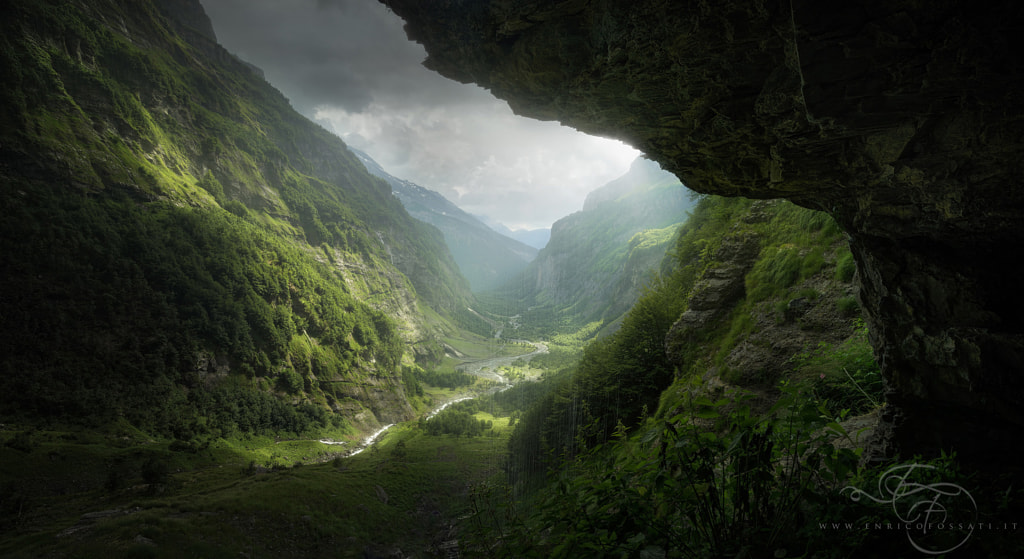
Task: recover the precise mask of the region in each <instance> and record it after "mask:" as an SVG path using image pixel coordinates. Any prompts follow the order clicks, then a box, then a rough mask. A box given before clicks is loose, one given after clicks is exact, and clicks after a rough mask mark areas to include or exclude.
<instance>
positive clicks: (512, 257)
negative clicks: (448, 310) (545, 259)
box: [350, 148, 537, 291]
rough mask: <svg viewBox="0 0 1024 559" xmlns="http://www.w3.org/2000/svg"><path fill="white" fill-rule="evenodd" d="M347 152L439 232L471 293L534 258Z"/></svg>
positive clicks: (430, 194) (431, 194) (527, 249)
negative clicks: (384, 182) (466, 280)
mask: <svg viewBox="0 0 1024 559" xmlns="http://www.w3.org/2000/svg"><path fill="white" fill-rule="evenodd" d="M350 150H351V151H352V152H353V153H355V154H356V157H358V158H359V159H360V161H362V163H363V164H364V165H366V169H367V170H368V171H369V172H370V173H371V174H373V175H375V176H377V177H380V178H382V179H384V180H385V181H386V182H387V183H388V184H389V185H391V191H392V193H393V194H394V195H395V196H396V197H397V198H398V199H399V200H401V202H402V205H403V206H405V209H406V211H408V212H409V214H410V215H412V216H413V217H415V218H416V219H419V220H420V221H423V222H424V223H429V224H431V225H433V226H435V227H437V228H438V229H440V230H441V233H442V234H444V238H445V242H446V243H447V244H448V248H449V250H450V251H451V253H452V256H453V257H454V258H455V262H456V263H457V264H458V265H459V268H460V269H461V271H462V274H463V275H464V276H465V277H466V278H467V279H468V280H469V283H470V286H471V288H472V289H473V290H474V291H486V290H488V289H493V288H495V287H498V286H499V285H501V284H502V283H503V282H504V281H506V280H507V279H508V278H509V277H512V276H514V275H515V274H517V273H519V272H521V271H522V270H523V269H524V268H525V267H526V265H527V264H528V263H529V262H530V261H532V260H533V259H534V258H535V257H536V255H537V250H536V249H535V248H534V247H532V246H529V245H526V244H524V243H522V242H520V241H518V240H516V239H514V238H512V237H509V236H507V235H502V234H501V233H500V232H497V231H495V230H494V229H492V228H491V227H488V226H487V225H486V224H485V223H483V222H482V221H480V220H479V219H477V218H476V217H475V216H473V215H471V214H468V213H466V212H465V211H463V210H462V209H461V208H459V207H458V206H457V205H455V204H454V203H453V202H451V201H450V200H448V199H447V198H445V197H444V196H442V195H441V194H440V193H438V192H435V191H433V190H430V189H428V188H426V187H423V186H420V185H418V184H416V183H413V182H411V181H407V180H404V179H400V178H397V177H395V176H393V175H391V174H390V173H388V172H387V171H385V170H384V168H383V167H381V166H380V164H379V163H377V162H376V161H374V160H373V158H371V157H370V156H369V155H368V154H366V153H365V152H362V151H359V150H357V149H353V148H350Z"/></svg>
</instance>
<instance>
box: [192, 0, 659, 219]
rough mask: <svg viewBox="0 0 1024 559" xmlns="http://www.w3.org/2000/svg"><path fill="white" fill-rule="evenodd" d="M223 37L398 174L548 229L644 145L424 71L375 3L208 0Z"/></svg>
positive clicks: (498, 215) (499, 215)
mask: <svg viewBox="0 0 1024 559" xmlns="http://www.w3.org/2000/svg"><path fill="white" fill-rule="evenodd" d="M201 1H202V4H203V6H204V8H205V9H206V11H207V13H208V14H209V16H210V19H211V20H212V21H213V26H214V29H215V31H216V33H217V38H218V40H219V41H220V42H221V44H223V45H224V46H225V47H226V48H227V49H228V50H230V51H232V52H234V53H235V54H237V55H238V56H239V57H241V58H242V59H244V60H246V61H248V62H251V63H253V64H255V65H257V66H259V67H260V68H262V69H263V71H264V73H265V75H266V78H267V80H268V81H269V82H270V83H271V84H273V85H274V86H275V87H276V88H277V89H279V90H281V92H282V93H284V94H285V95H286V96H287V97H288V98H289V100H291V102H292V105H293V106H294V107H295V108H296V110H298V111H299V112H301V113H303V114H304V115H306V116H307V117H309V118H311V119H314V120H316V121H317V122H319V123H320V124H321V125H323V126H324V127H325V128H327V129H329V130H332V131H334V132H335V133H336V134H338V135H339V136H341V138H342V139H344V140H345V142H346V143H348V144H350V145H352V146H354V147H357V148H359V149H362V150H363V151H365V152H367V153H368V154H370V156H371V157H373V158H374V159H376V160H377V162H378V163H380V164H381V166H383V167H384V168H385V169H386V170H387V171H388V172H389V173H391V174H393V175H395V176H397V177H400V178H404V179H407V180H411V181H413V182H416V183H418V184H420V185H422V186H425V187H427V188H430V189H433V190H436V191H438V192H440V193H441V194H443V195H444V196H445V197H447V198H448V199H450V200H452V201H453V202H455V203H456V204H458V205H459V206H460V207H462V208H463V209H465V210H466V211H469V212H471V213H475V214H482V215H487V216H489V217H491V218H493V219H495V220H497V221H500V222H502V223H504V224H505V225H507V226H509V227H511V228H513V229H515V228H536V227H548V226H550V224H551V223H552V222H553V221H555V220H557V219H558V218H560V217H563V216H565V215H568V214H569V213H572V212H573V211H576V210H578V209H579V208H580V207H581V206H582V203H583V199H584V197H585V196H586V194H587V193H588V192H589V191H591V190H593V189H595V188H597V187H599V186H601V185H602V184H604V183H606V182H608V181H609V180H612V179H614V178H615V177H617V176H619V175H621V174H622V173H624V172H625V171H626V170H627V169H628V167H629V164H630V162H631V161H632V160H633V159H634V158H635V157H636V156H637V155H639V152H637V151H636V150H633V149H632V148H630V147H628V146H625V145H624V144H622V143H620V142H617V141H614V140H608V139H603V138H594V137H591V136H587V135H584V134H582V133H579V132H576V131H574V130H572V129H570V128H566V127H563V126H560V125H558V124H557V123H552V122H540V121H535V120H530V119H526V118H523V117H517V116H515V115H513V114H512V111H511V109H509V107H508V105H507V104H506V103H505V102H504V101H500V100H498V99H496V98H494V97H493V96H492V95H491V94H490V93H488V92H487V91H485V90H483V89H482V88H480V87H478V86H474V85H465V84H460V83H457V82H454V81H451V80H447V79H445V78H443V77H441V76H440V75H438V74H435V73H433V72H431V71H429V70H427V69H425V68H424V67H423V66H422V64H421V63H422V61H423V60H424V59H425V58H426V53H425V52H424V50H423V48H422V47H421V46H420V45H417V44H416V43H413V42H411V41H409V40H408V39H407V38H406V36H405V32H404V30H403V29H402V25H403V24H402V21H401V19H400V18H399V17H398V16H396V15H394V14H392V13H390V12H389V11H388V10H387V8H386V7H385V6H384V5H383V4H380V3H379V2H376V1H374V0H290V1H285V2H282V1H280V0H201Z"/></svg>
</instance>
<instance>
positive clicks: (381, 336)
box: [0, 0, 486, 440]
mask: <svg viewBox="0 0 1024 559" xmlns="http://www.w3.org/2000/svg"><path fill="white" fill-rule="evenodd" d="M163 4H166V5H163ZM188 4H189V3H184V4H182V5H175V4H174V3H161V4H157V3H151V2H119V1H117V0H109V1H103V2H94V3H90V4H89V6H88V7H87V8H85V7H83V6H79V5H76V4H69V3H65V2H57V1H53V2H45V1H44V2H15V3H12V4H9V5H5V7H4V8H2V12H3V13H2V16H3V17H2V18H0V19H2V22H0V30H2V32H0V68H2V70H3V75H4V76H5V84H4V87H3V89H2V90H0V179H2V181H3V189H2V191H0V197H2V205H3V207H4V209H5V212H6V215H5V219H4V220H3V222H2V225H0V227H2V237H0V243H2V253H3V254H4V262H3V263H2V264H0V266H2V269H3V273H2V274H0V293H2V297H3V307H4V311H3V312H4V320H3V326H2V332H0V340H2V341H0V343H2V350H3V358H2V362H0V391H2V394H3V395H2V397H0V413H3V414H4V416H6V417H41V418H51V419H54V418H55V419H61V420H68V421H84V422H88V423H101V422H104V421H109V420H111V419H114V418H119V417H124V418H126V419H128V420H129V421H130V422H132V423H133V424H135V425H136V426H137V427H142V428H144V429H147V430H151V431H152V432H154V433H161V434H165V435H173V436H176V437H180V438H183V439H186V440H188V439H189V438H190V437H192V436H197V435H199V434H212V435H214V436H216V435H218V434H229V433H233V432H236V431H237V432H243V433H264V432H290V433H301V432H306V431H311V432H314V431H317V430H322V429H338V428H343V427H344V426H345V425H346V424H349V423H351V422H352V421H353V418H354V417H355V416H356V415H358V414H360V413H361V412H362V411H364V410H368V411H370V412H371V415H369V416H365V415H364V416H363V419H361V420H360V424H359V425H356V427H358V428H361V429H366V428H369V427H372V426H373V425H374V424H375V423H376V421H377V420H376V419H374V418H373V416H374V415H376V416H377V417H378V418H380V419H383V418H400V417H409V416H410V414H411V408H410V407H409V403H408V402H407V399H406V395H405V394H404V392H403V382H402V379H401V377H400V372H399V369H400V363H402V362H403V361H406V362H412V361H413V360H416V361H418V362H419V363H420V364H421V365H423V366H425V367H432V366H433V365H434V364H436V363H438V362H439V360H440V359H441V357H442V356H443V350H442V348H441V345H440V342H438V341H437V340H438V339H439V338H440V335H441V334H443V333H444V332H448V331H453V330H454V328H455V326H454V325H453V321H454V322H456V323H459V324H462V325H464V326H475V322H474V321H475V320H476V319H475V318H473V317H471V316H469V315H468V314H466V315H465V316H460V315H463V314H465V308H466V307H467V306H468V303H469V302H470V301H471V295H470V294H469V291H468V285H467V283H466V282H465V280H464V279H463V278H461V276H459V275H458V272H457V268H456V266H455V264H454V262H453V261H452V259H451V256H450V254H449V253H448V252H447V249H446V248H445V245H444V241H443V239H442V237H441V234H440V232H438V231H437V230H436V229H434V228H432V227H429V226H427V225H425V224H422V223H420V222H418V221H416V220H414V219H412V218H410V217H409V216H408V214H407V213H406V212H405V211H404V209H403V208H402V206H401V204H400V203H399V202H398V201H397V200H396V199H395V198H394V197H393V196H392V195H391V192H390V189H389V187H388V186H387V185H386V184H385V183H383V182H382V181H380V180H379V179H377V178H375V177H372V176H370V175H369V174H368V173H367V172H366V170H365V168H364V167H363V165H362V164H361V163H359V161H358V160H357V159H356V158H355V157H354V156H353V155H352V154H351V153H350V152H349V151H348V150H347V149H346V147H345V145H344V144H343V143H342V142H341V141H340V140H339V139H338V138H337V137H335V136H333V135H331V134H329V133H328V132H327V131H325V130H323V129H322V128H320V127H319V126H317V125H315V124H312V123H310V122H309V121H307V120H306V119H304V118H303V117H301V116H300V115H298V114H297V113H295V111H293V110H292V109H291V107H290V106H289V104H288V102H287V100H286V99H285V98H284V97H283V96H281V95H280V93H278V92H277V91H276V90H274V89H273V88H272V87H270V86H269V85H268V84H267V83H266V82H265V81H263V79H262V78H261V77H260V76H258V75H257V74H256V73H254V72H253V71H252V70H251V69H250V68H249V67H248V66H247V65H245V64H244V63H242V62H241V61H239V60H238V59H237V58H235V57H234V56H232V55H231V54H229V53H227V52H226V51H224V49H223V48H221V47H220V46H219V45H217V44H216V43H214V42H213V41H212V40H211V39H210V38H208V37H205V36H203V35H202V34H198V33H194V32H190V31H189V30H188V28H186V27H184V26H183V25H182V24H180V23H178V22H177V21H176V20H175V19H174V14H175V13H176V10H179V9H190V8H194V9H196V10H200V13H201V9H200V8H199V7H198V4H196V5H195V6H191V5H188ZM164 10H166V13H165V11H164ZM168 14H169V15H168ZM428 305H429V306H430V307H432V309H433V310H435V311H437V312H438V313H440V314H439V315H438V314H431V318H429V319H428V318H427V314H428V309H427V306H428ZM481 329H484V330H485V329H486V325H483V326H481Z"/></svg>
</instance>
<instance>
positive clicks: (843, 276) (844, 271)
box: [836, 249, 857, 283]
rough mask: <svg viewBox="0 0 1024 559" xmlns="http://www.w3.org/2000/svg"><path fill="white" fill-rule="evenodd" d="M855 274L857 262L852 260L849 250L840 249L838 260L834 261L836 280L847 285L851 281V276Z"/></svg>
mask: <svg viewBox="0 0 1024 559" xmlns="http://www.w3.org/2000/svg"><path fill="white" fill-rule="evenodd" d="M856 272H857V262H856V261H855V260H854V259H853V253H851V252H850V249H842V250H841V251H840V254H839V258H837V259H836V279H837V280H839V281H841V282H844V283H849V282H850V281H853V275H854V274H855V273H856Z"/></svg>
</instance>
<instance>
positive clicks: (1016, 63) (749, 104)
mask: <svg viewBox="0 0 1024 559" xmlns="http://www.w3.org/2000/svg"><path fill="white" fill-rule="evenodd" d="M382 1H383V0H382ZM386 4H387V5H388V6H389V7H390V8H391V9H392V10H394V11H395V12H396V13H397V14H399V15H400V16H401V17H403V18H404V19H405V20H406V22H407V23H406V29H407V33H408V35H409V37H410V38H412V39H414V40H416V41H418V42H421V43H423V44H424V45H425V47H426V49H427V52H428V54H429V57H428V59H427V60H426V62H425V65H426V66H427V67H429V68H431V69H434V70H436V71H438V72H440V73H441V74H443V75H445V76H448V77H450V78H452V79H455V80H459V81H462V82H474V83H477V84H479V85H481V86H483V87H486V88H488V89H489V90H491V91H492V92H493V93H494V94H495V95H497V96H498V97H500V98H503V99H506V100H508V102H509V104H510V106H511V107H512V108H513V110H515V111H516V112H517V113H518V114H521V115H525V116H529V117H533V118H539V119H545V120H558V121H560V122H562V123H563V124H566V125H569V126H573V127H575V128H578V129H580V130H582V131H584V132H587V133H591V134H598V135H606V136H614V137H617V138H621V139H623V140H625V141H627V142H629V143H631V144H632V145H634V146H635V147H637V148H638V149H641V150H643V151H644V153H646V154H647V155H648V156H649V157H650V158H652V159H654V160H656V161H658V162H659V163H660V164H661V165H662V166H663V167H664V168H665V169H666V170H669V171H672V172H674V173H675V174H676V175H677V176H679V177H680V179H682V180H683V182H684V183H685V184H686V185H687V186H689V187H690V188H692V189H694V190H698V191H701V192H707V193H714V194H721V195H728V196H747V197H754V198H773V197H784V198H788V199H790V200H792V201H794V202H796V203H798V204H801V205H804V206H806V207H810V208H815V209H821V210H825V211H828V212H830V213H831V214H832V215H833V216H834V217H835V218H836V220H837V221H838V222H839V223H840V224H841V225H842V226H843V227H844V228H845V229H846V231H847V232H848V233H849V235H850V245H851V250H852V251H853V253H854V255H855V258H856V260H857V263H858V266H859V270H860V279H861V282H862V286H861V289H860V295H859V296H860V298H861V302H862V304H863V306H864V308H865V310H866V312H867V315H868V319H869V323H870V326H871V331H872V337H873V344H874V346H875V348H876V353H877V357H878V359H879V361H880V364H881V366H882V368H883V372H884V375H885V377H886V380H887V383H888V389H889V400H888V401H889V406H887V408H886V409H887V411H886V414H885V416H884V417H883V419H882V426H881V428H880V429H879V433H880V434H881V435H882V436H881V437H880V439H879V443H878V447H879V448H881V449H883V450H885V451H886V452H887V453H889V454H893V453H901V454H903V455H910V454H913V453H918V452H920V453H924V454H934V453H937V452H938V451H939V449H950V448H956V449H958V450H959V451H960V452H961V455H962V456H970V457H972V458H975V459H976V460H977V461H978V462H986V461H994V462H990V463H994V464H1000V463H1005V462H1006V460H1005V459H1001V457H1002V456H1003V449H1004V448H1006V446H1007V445H1010V444H1012V443H1014V442H1016V441H1017V440H1018V439H1019V433H1020V432H1021V430H1022V429H1024V414H1022V413H1021V411H1020V410H1021V394H1022V391H1024V377H1022V376H1021V375H1020V374H1019V373H1020V371H1022V370H1024V319H1022V317H1024V312H1022V311H1024V295H1022V291H1021V289H1020V288H1019V287H1018V285H1019V283H1020V280H1021V278H1022V276H1024V264H1022V263H1021V262H1020V260H1019V259H1017V258H1015V256H1014V255H1015V254H1016V250H1018V249H1019V247H1020V246H1021V245H1022V241H1024V222H1022V220H1024V212H1022V210H1024V189H1022V188H1021V187H1020V184H1021V179H1022V176H1024V163H1022V159H1021V157H1020V154H1021V147H1022V139H1024V118H1022V117H1024V88H1022V87H1021V85H1022V83H1024V80H1022V70H1024V68H1022V63H1021V59H1020V58H1019V57H1018V56H1016V55H1015V53H1017V52H1020V51H1021V50H1022V49H1020V46H1021V45H1020V43H1021V41H1022V37H1024V34H1022V33H1021V32H1020V22H1021V21H1024V5H1022V4H1020V3H1017V2H1012V1H1002V2H986V3H978V2H962V1H954V0H938V1H935V2H928V3H920V2H910V1H901V0H897V1H888V0H887V1H881V0H860V1H855V2H844V3H841V4H835V3H822V2H808V1H801V0H785V1H783V0H767V1H759V0H730V1H724V2H716V3H714V4H711V3H707V2H696V1H683V2H677V1H670V0H638V1H636V2H613V1H609V0H562V1H551V2H534V1H527V0H490V1H480V0H473V1H469V0H451V1H448V2H443V3H439V2H420V1H417V0H386ZM1014 45H1017V46H1016V47H1015V46H1014Z"/></svg>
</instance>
